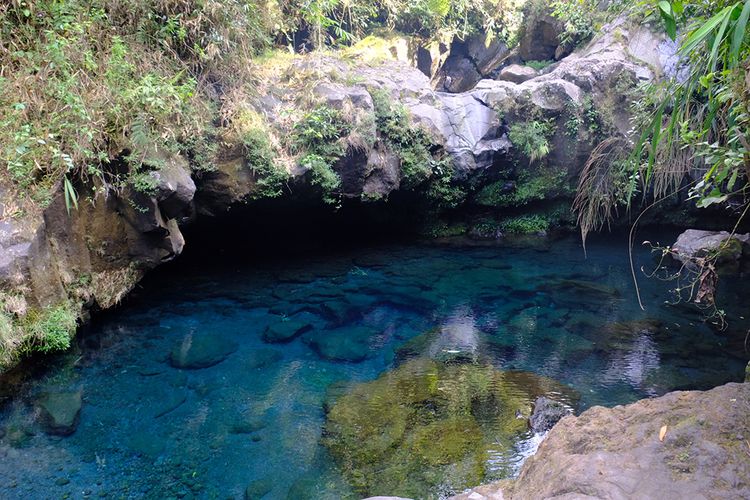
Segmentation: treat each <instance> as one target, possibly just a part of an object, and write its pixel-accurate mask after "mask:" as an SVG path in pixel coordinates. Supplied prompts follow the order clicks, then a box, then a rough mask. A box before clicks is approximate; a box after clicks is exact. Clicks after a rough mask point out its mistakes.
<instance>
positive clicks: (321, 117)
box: [290, 106, 351, 204]
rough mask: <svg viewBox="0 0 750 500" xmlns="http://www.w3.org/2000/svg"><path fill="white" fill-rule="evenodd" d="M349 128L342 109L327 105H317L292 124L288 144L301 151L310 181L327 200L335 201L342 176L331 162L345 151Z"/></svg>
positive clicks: (302, 163)
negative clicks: (345, 140) (319, 189)
mask: <svg viewBox="0 0 750 500" xmlns="http://www.w3.org/2000/svg"><path fill="white" fill-rule="evenodd" d="M349 132H351V125H350V124H349V123H348V122H347V121H346V120H344V118H343V116H342V114H341V112H340V111H339V110H337V109H333V108H330V107H328V106H318V107H317V108H315V109H313V110H312V111H310V112H309V113H306V114H305V115H304V116H303V117H302V118H301V119H300V120H299V121H298V122H297V123H296V124H295V125H294V129H293V133H292V137H291V139H290V147H291V149H292V151H294V152H296V153H304V155H303V156H302V159H301V161H300V164H301V165H302V166H303V167H306V168H307V169H308V170H309V171H310V173H311V176H312V179H311V180H312V184H313V185H315V186H319V187H320V188H321V189H322V191H323V201H324V202H326V203H328V204H335V203H336V202H337V201H338V196H337V195H336V191H337V190H338V189H339V188H340V187H341V179H340V177H339V175H338V174H337V173H336V172H335V171H334V169H333V166H334V165H335V163H336V162H337V161H338V159H339V158H340V157H341V156H342V155H343V154H344V153H345V152H346V146H345V142H344V138H345V137H346V136H347V135H348V134H349Z"/></svg>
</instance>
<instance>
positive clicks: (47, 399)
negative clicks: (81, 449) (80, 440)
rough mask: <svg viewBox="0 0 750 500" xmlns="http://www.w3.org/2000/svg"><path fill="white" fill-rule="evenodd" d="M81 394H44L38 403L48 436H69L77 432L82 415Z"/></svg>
mask: <svg viewBox="0 0 750 500" xmlns="http://www.w3.org/2000/svg"><path fill="white" fill-rule="evenodd" d="M81 404H82V402H81V392H80V391H78V392H58V393H47V394H44V395H43V396H42V397H41V398H40V399H39V402H38V406H39V419H40V423H41V424H42V426H43V427H44V430H45V432H47V433H48V434H53V435H58V436H69V435H70V434H73V433H74V432H75V431H76V428H77V427H78V421H79V418H80V413H81Z"/></svg>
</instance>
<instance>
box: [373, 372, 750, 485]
mask: <svg viewBox="0 0 750 500" xmlns="http://www.w3.org/2000/svg"><path fill="white" fill-rule="evenodd" d="M748 415H750V383H747V382H746V383H730V384H726V385H723V386H720V387H716V388H715V389H711V390H709V391H676V392H671V393H668V394H666V395H664V396H661V397H658V398H653V399H644V400H641V401H638V402H636V403H632V404H629V405H625V406H616V407H614V408H603V407H593V408H590V409H588V410H586V411H585V412H583V413H582V414H581V415H579V416H568V417H564V418H563V419H562V420H560V422H558V423H557V424H556V425H555V426H554V427H553V428H552V430H551V431H550V432H549V434H548V435H547V436H546V437H545V439H544V440H543V441H542V444H541V445H540V446H539V449H538V451H537V452H536V454H535V455H533V456H532V457H530V458H529V459H528V460H527V461H526V462H525V463H524V465H523V467H522V468H521V471H520V473H519V475H518V478H517V479H515V480H504V481H500V482H497V483H492V484H488V485H484V486H479V487H477V488H474V489H472V490H471V491H468V492H465V493H462V494H460V495H456V496H454V497H451V499H452V500H509V499H541V498H545V499H560V500H562V499H578V498H587V499H630V498H696V499H698V498H716V499H719V498H726V499H729V498H747V497H748V496H750V417H748ZM386 498H395V497H374V498H372V499H370V500H375V499H379V500H385V499H386Z"/></svg>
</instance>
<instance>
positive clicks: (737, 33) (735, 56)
mask: <svg viewBox="0 0 750 500" xmlns="http://www.w3.org/2000/svg"><path fill="white" fill-rule="evenodd" d="M748 17H750V0H745V7H743V9H742V13H741V14H740V17H739V18H738V19H737V24H735V25H734V36H733V37H732V44H731V45H730V47H729V59H730V61H734V62H735V63H736V62H737V61H738V60H739V58H740V49H741V48H742V40H744V39H745V36H746V35H747V32H746V28H747V20H748Z"/></svg>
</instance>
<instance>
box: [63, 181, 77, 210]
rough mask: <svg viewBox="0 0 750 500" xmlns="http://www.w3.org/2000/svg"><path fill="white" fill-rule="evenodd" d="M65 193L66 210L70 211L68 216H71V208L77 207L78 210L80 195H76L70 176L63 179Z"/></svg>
mask: <svg viewBox="0 0 750 500" xmlns="http://www.w3.org/2000/svg"><path fill="white" fill-rule="evenodd" d="M63 192H64V194H65V208H66V209H67V210H68V215H70V208H71V207H75V209H76V210H78V193H76V190H75V188H74V187H73V184H72V183H71V182H70V179H68V176H65V177H63Z"/></svg>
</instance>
